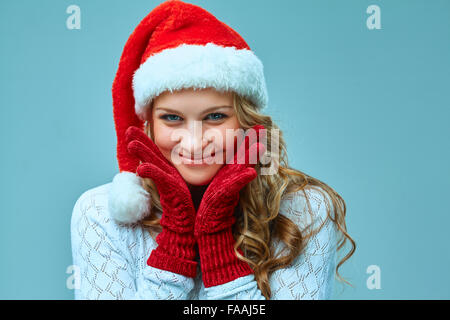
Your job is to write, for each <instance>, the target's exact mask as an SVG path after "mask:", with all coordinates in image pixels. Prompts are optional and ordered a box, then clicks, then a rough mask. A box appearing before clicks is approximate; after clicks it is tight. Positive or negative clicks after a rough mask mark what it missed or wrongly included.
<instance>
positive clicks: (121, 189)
mask: <svg viewBox="0 0 450 320" xmlns="http://www.w3.org/2000/svg"><path fill="white" fill-rule="evenodd" d="M108 209H109V213H110V215H111V217H112V218H113V219H114V220H116V221H118V222H122V223H126V224H130V223H135V222H138V221H140V220H142V219H144V218H145V217H146V216H148V215H149V214H150V194H149V193H148V192H147V190H145V189H144V188H143V187H142V185H141V178H140V177H139V176H137V175H136V174H135V173H133V172H127V171H123V172H120V173H118V174H116V176H115V177H114V179H113V181H112V184H111V188H110V189H109V194H108Z"/></svg>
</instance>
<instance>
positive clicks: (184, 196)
mask: <svg viewBox="0 0 450 320" xmlns="http://www.w3.org/2000/svg"><path fill="white" fill-rule="evenodd" d="M126 137H127V141H129V144H128V152H129V153H130V154H131V155H133V156H135V157H136V158H139V159H141V161H142V162H143V163H142V164H140V165H139V167H138V168H137V174H138V175H139V176H140V177H143V178H150V179H152V180H153V182H154V183H155V185H156V188H157V189H158V193H159V196H160V203H161V207H162V209H163V210H162V211H163V214H162V217H161V220H160V225H161V226H162V227H163V230H162V231H161V233H160V234H159V235H158V237H157V239H156V240H157V243H158V245H159V246H158V248H157V249H156V250H154V251H153V252H152V253H151V255H150V257H149V259H148V261H147V264H148V265H149V266H153V267H156V268H159V269H163V270H167V271H172V272H175V273H179V274H182V275H185V276H187V277H195V274H196V271H197V262H196V261H194V259H195V256H196V251H195V243H196V241H195V238H194V234H193V231H194V219H195V208H194V204H193V202H192V197H191V193H190V191H189V189H188V187H187V185H186V183H185V181H184V179H183V177H181V175H180V174H179V172H178V170H177V169H176V168H175V167H174V166H173V165H172V164H171V163H170V162H169V161H168V160H167V159H166V158H165V157H164V155H163V154H162V153H161V151H160V150H159V149H158V147H157V146H156V145H155V144H154V142H153V141H152V140H151V139H150V138H149V137H148V136H147V135H146V134H145V133H144V132H143V131H142V130H140V129H138V128H136V127H130V128H129V129H128V130H127V132H126Z"/></svg>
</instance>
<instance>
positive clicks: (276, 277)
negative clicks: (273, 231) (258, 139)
mask: <svg viewBox="0 0 450 320" xmlns="http://www.w3.org/2000/svg"><path fill="white" fill-rule="evenodd" d="M305 192H306V194H307V195H308V198H309V201H310V204H311V213H312V215H309V214H307V213H306V212H307V210H308V206H307V204H306V200H305V197H304V195H303V192H302V191H299V192H296V193H293V194H290V195H288V197H287V198H286V199H285V200H284V201H283V202H282V205H281V207H280V214H283V215H285V216H287V217H288V218H290V219H291V220H292V221H293V222H294V223H296V224H297V225H298V226H299V228H300V230H301V231H304V232H305V230H306V228H307V227H308V230H316V232H315V233H313V235H312V236H311V238H310V239H309V241H308V243H307V245H306V247H305V249H304V251H303V252H302V253H301V254H300V255H299V256H298V257H297V258H296V259H294V261H293V262H292V263H291V265H289V266H288V267H286V268H283V269H278V270H276V271H275V272H273V273H272V274H271V276H270V279H269V283H270V288H271V293H272V295H271V299H272V300H316V299H331V296H332V294H333V284H334V271H335V268H336V249H337V238H336V235H337V229H336V226H335V224H334V223H333V221H331V220H330V219H329V218H327V206H328V203H327V202H326V201H325V200H324V196H323V194H322V193H320V192H318V191H316V189H313V188H308V189H306V190H305ZM330 203H331V202H330ZM322 224H323V225H322ZM319 227H320V228H319ZM311 228H312V229H311ZM275 243H276V246H277V249H278V251H280V250H281V249H282V243H281V242H275ZM205 294H206V297H207V299H212V300H265V297H264V296H263V295H262V293H261V291H260V290H259V288H258V286H257V282H256V280H255V277H254V275H248V276H245V277H240V278H238V279H235V280H233V281H230V282H228V283H224V284H222V285H219V286H213V287H209V288H205Z"/></svg>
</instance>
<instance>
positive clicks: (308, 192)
mask: <svg viewBox="0 0 450 320" xmlns="http://www.w3.org/2000/svg"><path fill="white" fill-rule="evenodd" d="M328 212H330V214H332V213H333V207H332V201H331V199H330V196H329V195H328V193H327V192H326V191H325V190H324V189H323V188H321V187H318V186H311V185H308V186H306V187H304V188H303V189H301V190H298V191H295V192H291V193H288V194H286V195H285V196H283V198H282V200H281V203H280V213H281V214H283V215H284V216H286V217H287V218H289V219H290V220H292V222H294V223H295V224H296V225H297V226H298V227H299V228H300V230H304V229H305V228H308V227H309V226H312V225H320V224H321V223H323V222H325V221H326V220H327V217H328Z"/></svg>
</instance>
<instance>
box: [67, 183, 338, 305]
mask: <svg viewBox="0 0 450 320" xmlns="http://www.w3.org/2000/svg"><path fill="white" fill-rule="evenodd" d="M110 186H111V183H108V184H104V185H101V186H98V187H96V188H93V189H90V190H88V191H86V192H84V193H83V194H82V195H81V196H80V197H79V199H78V200H77V202H76V204H75V206H74V209H73V213H72V221H71V237H72V255H73V264H74V266H75V267H76V269H78V270H79V277H80V282H79V284H80V285H79V287H78V288H75V299H200V300H207V299H214V300H219V299H248V300H258V299H260V300H264V299H265V298H264V296H263V295H262V294H261V292H260V290H259V289H258V287H257V283H256V281H255V278H254V275H248V276H245V277H241V278H238V279H236V280H233V281H231V282H228V283H225V284H222V285H219V286H214V287H210V288H205V287H204V285H203V282H202V279H201V268H200V263H199V266H198V273H197V277H196V278H195V279H192V278H188V277H185V276H182V275H179V274H175V273H172V272H169V271H165V270H159V269H156V268H153V267H150V266H148V265H147V263H146V262H147V259H148V257H149V255H150V252H151V251H152V250H153V249H155V248H156V246H157V243H156V242H155V241H154V239H153V238H152V237H151V235H150V234H149V232H148V231H147V230H146V229H145V228H144V227H142V226H141V225H140V224H139V223H137V224H133V225H122V224H119V223H116V222H115V221H114V220H113V219H112V218H111V217H110V215H109V212H108V190H109V188H110ZM305 191H306V194H307V195H308V198H309V201H310V204H311V210H312V213H313V220H311V218H310V215H309V214H307V213H306V212H307V211H306V210H307V208H308V207H307V202H306V199H305V196H304V194H303V192H302V191H298V192H296V193H294V194H289V195H287V196H286V197H285V198H284V199H283V200H282V203H281V207H280V214H283V215H285V216H287V217H288V218H290V219H291V220H292V221H293V222H294V223H296V224H297V225H298V226H299V227H300V230H304V228H305V227H307V226H308V225H309V224H311V223H313V227H314V228H317V227H318V226H320V225H321V224H322V223H323V221H324V219H326V217H327V213H326V208H327V207H326V204H325V199H324V198H323V195H322V193H320V192H319V191H318V190H317V189H315V187H308V188H306V189H305ZM336 244H337V228H336V226H335V224H334V223H333V222H332V221H331V220H330V219H326V222H325V224H324V225H323V227H322V228H321V229H320V231H319V232H318V233H317V234H316V235H315V236H313V237H312V238H310V240H309V242H308V245H307V247H306V248H305V251H304V252H303V253H302V254H301V255H299V256H298V257H297V258H296V259H295V260H294V262H293V263H292V264H291V265H290V266H289V267H288V268H284V269H279V270H277V271H275V272H274V273H272V275H271V277H270V279H269V280H270V287H271V290H272V296H271V299H274V300H275V299H283V300H291V299H330V298H331V295H332V292H333V285H334V281H335V280H334V274H335V268H336V247H337V246H336ZM282 247H283V244H282V243H281V242H276V248H277V252H278V251H279V250H281V248H282Z"/></svg>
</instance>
